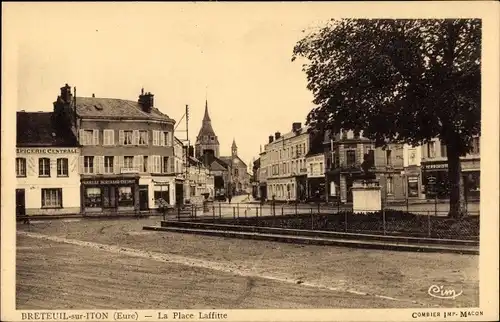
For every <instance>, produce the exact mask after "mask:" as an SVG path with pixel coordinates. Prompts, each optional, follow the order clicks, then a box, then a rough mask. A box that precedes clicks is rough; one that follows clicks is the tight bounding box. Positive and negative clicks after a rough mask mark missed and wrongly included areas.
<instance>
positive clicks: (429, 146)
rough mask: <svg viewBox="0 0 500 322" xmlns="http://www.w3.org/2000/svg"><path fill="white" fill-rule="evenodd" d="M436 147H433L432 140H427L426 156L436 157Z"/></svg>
mask: <svg viewBox="0 0 500 322" xmlns="http://www.w3.org/2000/svg"><path fill="white" fill-rule="evenodd" d="M435 149H436V147H435V142H434V141H432V142H429V143H428V144H427V156H428V157H429V158H435V157H436V151H435Z"/></svg>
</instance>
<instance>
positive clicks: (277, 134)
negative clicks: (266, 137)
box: [274, 132, 281, 140]
mask: <svg viewBox="0 0 500 322" xmlns="http://www.w3.org/2000/svg"><path fill="white" fill-rule="evenodd" d="M280 137H281V133H280V132H276V133H274V138H275V139H276V140H277V139H279V138H280Z"/></svg>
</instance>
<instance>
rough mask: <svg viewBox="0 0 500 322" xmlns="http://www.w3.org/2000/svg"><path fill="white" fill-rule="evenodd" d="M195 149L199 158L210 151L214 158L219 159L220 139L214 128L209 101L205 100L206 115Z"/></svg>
mask: <svg viewBox="0 0 500 322" xmlns="http://www.w3.org/2000/svg"><path fill="white" fill-rule="evenodd" d="M195 149H196V157H197V158H198V157H201V156H202V155H203V154H204V153H205V151H210V152H211V153H213V155H214V156H216V157H219V139H218V138H217V135H216V134H215V131H214V129H213V128H212V120H211V119H210V114H209V113H208V100H207V99H205V115H204V116H203V121H202V123H201V128H200V132H198V136H197V137H196V144H195Z"/></svg>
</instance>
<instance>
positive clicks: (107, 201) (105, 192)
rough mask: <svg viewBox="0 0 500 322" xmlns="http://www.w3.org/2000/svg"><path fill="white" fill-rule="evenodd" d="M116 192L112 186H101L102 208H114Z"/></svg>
mask: <svg viewBox="0 0 500 322" xmlns="http://www.w3.org/2000/svg"><path fill="white" fill-rule="evenodd" d="M116 193H117V190H116V188H115V187H114V186H103V188H102V197H103V199H102V206H103V208H116V199H117V198H116Z"/></svg>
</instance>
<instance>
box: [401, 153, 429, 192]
mask: <svg viewBox="0 0 500 322" xmlns="http://www.w3.org/2000/svg"><path fill="white" fill-rule="evenodd" d="M403 159H404V176H405V183H406V196H407V197H408V199H423V198H425V194H424V191H423V189H422V171H421V167H420V163H421V160H422V149H421V147H420V146H416V147H413V146H410V145H408V144H405V145H404V146H403Z"/></svg>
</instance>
